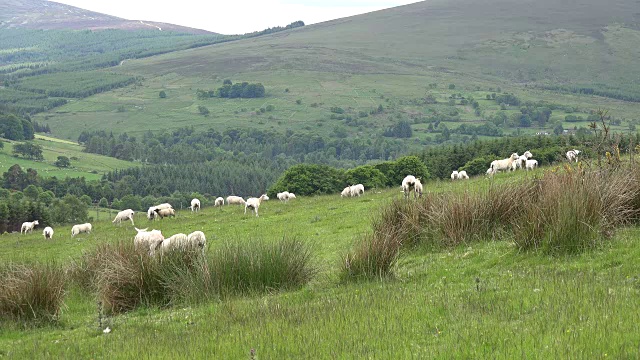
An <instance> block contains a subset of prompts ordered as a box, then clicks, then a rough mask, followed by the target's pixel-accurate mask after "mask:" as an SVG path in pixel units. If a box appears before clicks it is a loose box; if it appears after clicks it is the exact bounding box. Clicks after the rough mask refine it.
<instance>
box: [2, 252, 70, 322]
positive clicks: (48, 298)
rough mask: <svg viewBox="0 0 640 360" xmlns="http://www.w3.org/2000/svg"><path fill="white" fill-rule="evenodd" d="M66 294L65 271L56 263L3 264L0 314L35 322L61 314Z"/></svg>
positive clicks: (47, 320)
mask: <svg viewBox="0 0 640 360" xmlns="http://www.w3.org/2000/svg"><path fill="white" fill-rule="evenodd" d="M64 296H65V274H64V271H63V270H62V269H61V268H60V267H57V266H54V265H52V264H30V265H16V264H9V265H4V266H2V267H0V317H3V318H7V319H12V320H22V321H35V322H51V321H55V320H57V318H58V315H59V313H60V310H61V308H62V306H63V300H64Z"/></svg>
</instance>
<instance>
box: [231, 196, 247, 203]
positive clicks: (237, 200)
mask: <svg viewBox="0 0 640 360" xmlns="http://www.w3.org/2000/svg"><path fill="white" fill-rule="evenodd" d="M245 204H246V201H244V199H243V198H241V197H240V196H233V195H231V196H227V205H245Z"/></svg>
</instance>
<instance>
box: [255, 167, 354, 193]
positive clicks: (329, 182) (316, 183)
mask: <svg viewBox="0 0 640 360" xmlns="http://www.w3.org/2000/svg"><path fill="white" fill-rule="evenodd" d="M344 184H345V175H344V171H343V170H340V169H336V168H333V167H330V166H327V165H317V164H298V165H295V166H292V167H290V168H289V169H288V170H287V171H285V172H284V174H283V175H282V176H281V177H280V179H278V181H277V182H276V183H275V184H274V185H273V186H271V188H270V189H269V191H268V192H267V193H268V195H269V196H272V197H275V195H276V194H277V193H279V192H283V191H289V192H292V193H295V194H298V195H320V194H335V193H339V192H340V191H341V190H342V189H343V188H344Z"/></svg>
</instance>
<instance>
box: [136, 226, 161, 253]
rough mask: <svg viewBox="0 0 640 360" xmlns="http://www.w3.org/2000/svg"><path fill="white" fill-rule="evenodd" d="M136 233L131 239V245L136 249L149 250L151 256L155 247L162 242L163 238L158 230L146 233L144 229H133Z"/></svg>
mask: <svg viewBox="0 0 640 360" xmlns="http://www.w3.org/2000/svg"><path fill="white" fill-rule="evenodd" d="M134 229H136V231H137V232H138V233H137V234H136V236H135V237H134V238H133V245H134V246H135V248H136V249H141V248H143V249H149V250H150V252H151V254H153V252H154V250H155V248H156V246H157V245H158V244H159V243H160V242H162V240H164V236H162V232H161V231H160V230H155V229H154V230H151V231H147V228H145V229H138V228H135V227H134Z"/></svg>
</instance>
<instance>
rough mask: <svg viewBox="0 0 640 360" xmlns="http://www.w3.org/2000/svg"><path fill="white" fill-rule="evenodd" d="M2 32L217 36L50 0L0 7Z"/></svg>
mask: <svg viewBox="0 0 640 360" xmlns="http://www.w3.org/2000/svg"><path fill="white" fill-rule="evenodd" d="M0 29H42V30H55V29H57V30H61V29H65V30H71V29H73V30H84V29H87V30H103V29H121V30H149V29H153V30H158V31H162V30H164V31H176V32H183V33H190V34H213V33H211V32H210V31H206V30H200V29H193V28H189V27H185V26H178V25H173V24H166V23H157V22H151V21H144V19H141V20H126V19H122V18H119V17H115V16H110V15H105V14H101V13H97V12H93V11H88V10H84V9H80V8H77V7H74V6H69V5H65V4H60V3H57V2H53V1H48V0H7V1H3V2H2V3H0Z"/></svg>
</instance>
